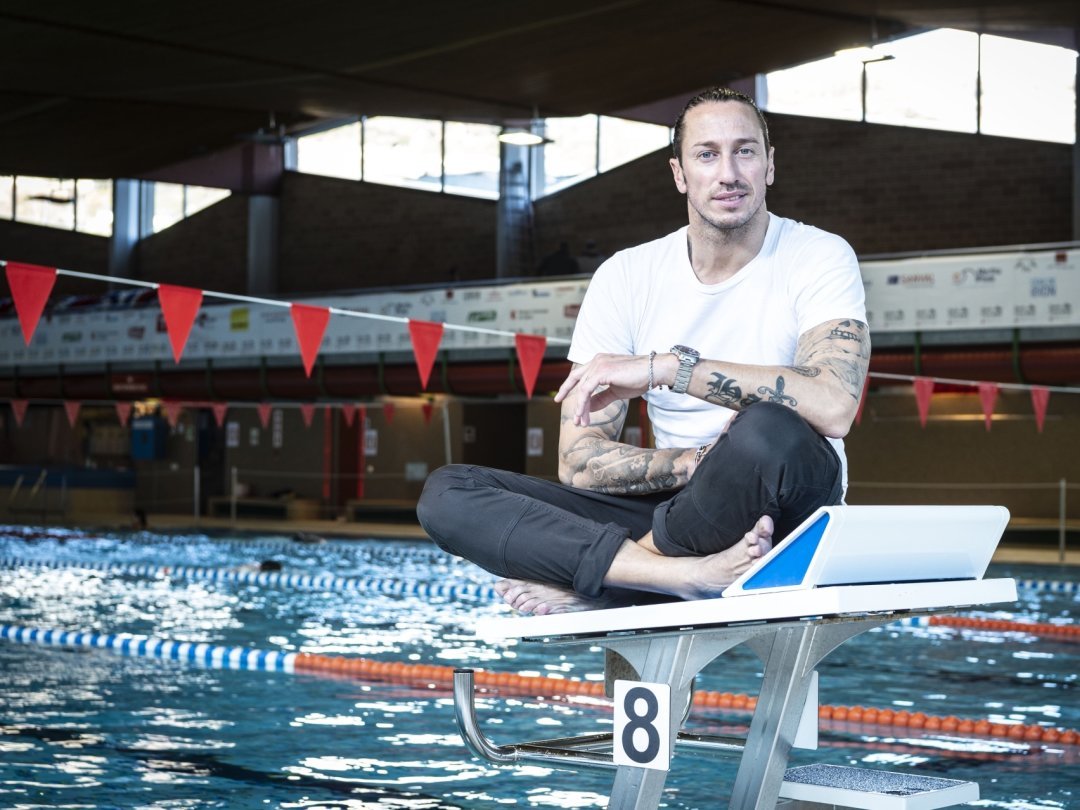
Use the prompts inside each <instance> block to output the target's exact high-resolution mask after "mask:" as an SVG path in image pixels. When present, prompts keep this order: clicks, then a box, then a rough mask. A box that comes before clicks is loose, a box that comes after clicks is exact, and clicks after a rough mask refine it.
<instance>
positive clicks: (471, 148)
mask: <svg viewBox="0 0 1080 810" xmlns="http://www.w3.org/2000/svg"><path fill="white" fill-rule="evenodd" d="M445 134H446V138H445V145H444V156H443V170H444V171H445V180H444V190H445V191H447V192H449V193H452V194H466V195H469V196H473V197H487V198H489V199H496V198H497V197H498V196H499V128H498V127H494V126H489V125H487V124H466V123H463V122H460V121H447V122H446V129H445Z"/></svg>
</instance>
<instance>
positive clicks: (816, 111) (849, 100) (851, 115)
mask: <svg viewBox="0 0 1080 810" xmlns="http://www.w3.org/2000/svg"><path fill="white" fill-rule="evenodd" d="M870 53H872V51H871V50H870V49H869V48H859V49H856V50H850V51H842V52H841V53H838V54H837V55H836V56H835V57H831V58H829V59H821V60H819V61H817V62H810V63H808V64H805V65H800V66H799V67H794V68H788V69H787V70H777V71H774V72H773V73H769V74H768V75H766V76H765V93H764V98H762V99H761V104H762V106H763V107H764V108H766V109H768V110H769V111H770V112H779V113H788V114H790V115H807V116H813V117H815V118H837V119H840V120H844V121H861V120H862V89H861V88H862V69H863V62H862V60H863V58H865V57H864V56H863V55H864V54H870Z"/></svg>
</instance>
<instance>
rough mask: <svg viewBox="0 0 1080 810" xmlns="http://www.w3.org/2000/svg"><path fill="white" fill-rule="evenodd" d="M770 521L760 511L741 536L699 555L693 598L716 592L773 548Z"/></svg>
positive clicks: (709, 595)
mask: <svg viewBox="0 0 1080 810" xmlns="http://www.w3.org/2000/svg"><path fill="white" fill-rule="evenodd" d="M772 536H773V521H772V518H771V517H769V516H768V515H762V516H761V517H760V518H758V522H757V523H755V524H754V528H752V529H751V530H750V531H748V532H747V533H746V534H744V535H743V538H742V539H741V540H740V541H739V542H737V543H736V544H735V545H733V546H732V547H731V548H726V549H724V550H723V551H720V552H717V553H716V554H710V555H709V556H707V557H701V558H698V565H697V568H696V569H695V573H696V576H695V579H694V583H693V587H694V588H695V589H696V593H695V595H694V597H693V598H697V599H710V598H712V597H715V596H719V595H720V592H721V591H723V590H724V588H726V587H727V586H728V585H730V584H731V583H732V582H734V581H735V580H736V579H738V578H739V577H740V576H742V575H743V574H745V573H746V571H747V570H748V569H749V568H750V566H752V565H753V564H754V563H756V562H757V561H758V560H759V559H761V558H762V557H764V556H765V555H766V554H768V553H769V549H771V548H772Z"/></svg>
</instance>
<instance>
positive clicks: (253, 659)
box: [0, 624, 296, 672]
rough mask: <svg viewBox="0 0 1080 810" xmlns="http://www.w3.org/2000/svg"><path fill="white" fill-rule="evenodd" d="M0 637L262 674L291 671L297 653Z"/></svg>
mask: <svg viewBox="0 0 1080 810" xmlns="http://www.w3.org/2000/svg"><path fill="white" fill-rule="evenodd" d="M0 638H2V639H5V640H7V641H14V642H17V643H19V644H37V645H39V646H42V647H87V648H96V649H105V650H111V651H113V652H115V653H118V654H120V655H126V656H131V657H136V658H160V659H163V660H172V661H181V662H184V663H188V664H202V665H204V666H208V667H215V668H219V669H247V670H258V671H261V672H292V671H293V667H294V664H295V661H296V653H283V652H278V651H277V650H253V649H250V648H248V647H221V646H218V645H216V644H204V643H198V642H191V641H170V640H168V639H163V638H154V637H152V636H134V635H129V634H126V633H116V634H104V633H91V632H86V631H74V630H55V629H52V628H38V627H20V626H18V625H13V624H0Z"/></svg>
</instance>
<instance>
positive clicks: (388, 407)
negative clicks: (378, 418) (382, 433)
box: [382, 402, 394, 425]
mask: <svg viewBox="0 0 1080 810" xmlns="http://www.w3.org/2000/svg"><path fill="white" fill-rule="evenodd" d="M382 415H383V419H385V420H386V424H388V425H392V424H394V403H393V402H384V403H383V404H382Z"/></svg>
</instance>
